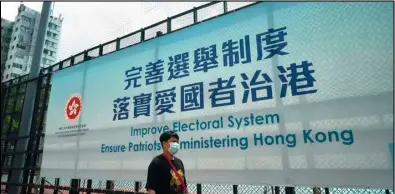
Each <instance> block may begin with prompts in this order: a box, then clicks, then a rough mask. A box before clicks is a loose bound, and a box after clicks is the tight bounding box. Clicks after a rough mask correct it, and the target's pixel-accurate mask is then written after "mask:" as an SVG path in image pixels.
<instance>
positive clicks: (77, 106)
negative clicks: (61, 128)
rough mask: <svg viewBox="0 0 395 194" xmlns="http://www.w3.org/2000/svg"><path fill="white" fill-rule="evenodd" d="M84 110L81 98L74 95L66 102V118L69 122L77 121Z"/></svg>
mask: <svg viewBox="0 0 395 194" xmlns="http://www.w3.org/2000/svg"><path fill="white" fill-rule="evenodd" d="M81 110H82V100H81V96H80V95H78V94H73V95H71V96H70V98H69V99H68V100H67V102H66V107H65V116H66V119H67V120H75V119H77V118H78V116H79V115H80V113H81Z"/></svg>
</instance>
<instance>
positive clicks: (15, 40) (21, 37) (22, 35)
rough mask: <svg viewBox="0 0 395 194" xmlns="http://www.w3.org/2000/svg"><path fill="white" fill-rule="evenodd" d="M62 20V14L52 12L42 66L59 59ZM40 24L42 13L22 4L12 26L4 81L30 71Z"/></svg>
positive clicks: (3, 76)
mask: <svg viewBox="0 0 395 194" xmlns="http://www.w3.org/2000/svg"><path fill="white" fill-rule="evenodd" d="M62 22H63V18H62V17H61V16H59V17H53V16H52V14H51V16H50V19H49V21H48V27H47V32H46V34H45V45H44V51H43V55H42V61H41V64H40V65H41V67H48V66H50V65H52V64H54V63H55V62H56V60H57V54H58V53H57V51H58V47H59V41H60V34H61V28H62ZM39 24H40V13H39V12H37V11H35V10H33V9H30V8H28V7H26V6H25V5H23V4H21V5H20V6H19V8H18V15H17V16H16V17H15V21H14V25H13V28H12V34H11V41H10V44H9V50H8V53H7V57H6V63H5V69H4V73H3V75H2V81H3V82H4V81H8V80H10V79H13V78H16V77H18V76H21V75H25V74H28V73H29V72H30V67H31V65H32V59H33V53H34V49H35V44H36V39H37V33H38V28H39ZM2 36H3V34H2ZM2 39H3V37H2Z"/></svg>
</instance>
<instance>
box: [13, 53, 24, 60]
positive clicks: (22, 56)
mask: <svg viewBox="0 0 395 194" xmlns="http://www.w3.org/2000/svg"><path fill="white" fill-rule="evenodd" d="M15 57H17V58H19V59H25V56H24V55H22V54H19V53H15Z"/></svg>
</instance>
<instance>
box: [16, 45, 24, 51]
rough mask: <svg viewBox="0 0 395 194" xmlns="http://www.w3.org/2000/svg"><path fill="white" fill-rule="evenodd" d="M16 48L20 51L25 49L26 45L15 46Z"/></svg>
mask: <svg viewBox="0 0 395 194" xmlns="http://www.w3.org/2000/svg"><path fill="white" fill-rule="evenodd" d="M16 48H20V49H23V50H25V49H26V45H24V44H17V45H16Z"/></svg>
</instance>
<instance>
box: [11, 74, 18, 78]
mask: <svg viewBox="0 0 395 194" xmlns="http://www.w3.org/2000/svg"><path fill="white" fill-rule="evenodd" d="M18 76H19V75H18V74H16V73H11V77H12V78H16V77H18Z"/></svg>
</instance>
